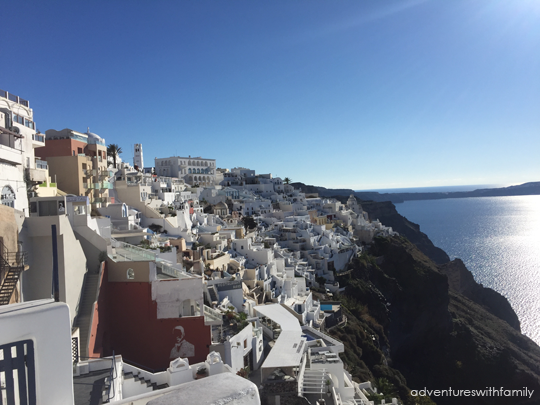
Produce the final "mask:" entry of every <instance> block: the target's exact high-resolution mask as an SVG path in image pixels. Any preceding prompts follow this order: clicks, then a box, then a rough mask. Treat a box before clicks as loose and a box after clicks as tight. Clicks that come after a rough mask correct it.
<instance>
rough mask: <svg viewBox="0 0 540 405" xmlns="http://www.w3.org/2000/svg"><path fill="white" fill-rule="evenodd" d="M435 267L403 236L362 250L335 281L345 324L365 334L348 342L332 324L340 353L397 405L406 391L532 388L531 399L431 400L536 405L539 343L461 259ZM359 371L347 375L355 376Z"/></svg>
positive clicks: (408, 399)
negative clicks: (377, 380)
mask: <svg viewBox="0 0 540 405" xmlns="http://www.w3.org/2000/svg"><path fill="white" fill-rule="evenodd" d="M442 270H443V271H441V270H440V269H439V268H438V266H437V265H436V264H435V263H433V261H431V260H430V259H429V258H428V257H426V256H425V255H424V254H423V253H422V252H420V251H419V250H418V249H417V248H416V247H415V246H414V245H413V244H412V243H410V242H409V241H408V240H407V239H406V238H403V237H393V238H376V240H375V241H374V243H373V244H372V248H371V252H370V254H369V255H364V256H363V257H361V258H358V259H355V260H354V261H353V263H352V271H351V272H350V273H349V274H347V275H344V276H341V277H339V278H338V279H339V281H340V284H343V285H347V287H346V290H345V294H344V295H345V296H344V297H343V303H344V306H345V307H346V308H347V309H349V312H350V314H349V319H348V324H349V325H350V327H351V328H352V325H355V324H356V323H358V325H360V326H359V327H358V329H359V330H360V331H363V335H361V336H364V335H366V336H367V337H366V336H365V337H364V338H359V337H357V338H356V342H354V345H356V346H357V347H354V346H353V344H352V343H353V342H351V338H350V336H349V335H348V333H343V332H342V331H339V330H338V329H334V331H335V332H334V333H336V334H337V335H338V337H339V338H341V339H342V340H343V341H344V342H345V344H346V346H347V349H346V353H347V352H349V350H350V351H351V353H349V354H347V356H357V357H358V358H359V359H361V360H362V361H363V363H361V364H364V365H367V367H368V368H369V369H370V370H371V371H372V372H373V374H374V376H375V377H380V376H384V377H385V378H387V379H388V380H389V381H390V382H391V383H392V384H394V385H395V386H396V388H397V391H398V392H399V393H400V396H401V398H402V399H403V400H404V401H405V403H411V404H412V403H415V402H414V401H415V400H416V399H413V398H411V397H410V396H409V395H408V394H407V388H408V389H414V390H419V389H422V388H424V387H426V388H428V389H432V390H433V389H449V388H450V387H451V388H453V389H455V390H456V389H462V390H475V389H476V390H478V389H481V390H483V389H486V387H496V388H500V387H504V388H505V389H510V390H511V389H514V390H517V389H519V390H522V389H523V388H524V387H527V388H528V389H529V390H534V391H535V395H533V397H532V398H531V399H529V398H523V397H510V398H508V397H493V396H491V397H460V398H456V397H432V398H431V399H432V400H433V401H434V402H436V403H437V404H443V405H445V404H448V405H451V404H457V403H459V404H474V405H480V404H482V405H483V404H494V405H498V404H520V405H521V404H539V403H540V347H538V345H536V344H535V343H534V342H533V341H531V340H530V339H529V338H527V337H526V336H524V335H522V334H521V333H520V332H519V331H518V330H516V328H515V327H516V325H515V324H514V325H513V327H512V326H510V324H511V323H515V322H514V321H515V320H513V316H511V315H512V314H511V313H513V311H511V308H507V307H506V306H505V304H504V303H503V304H500V303H501V302H502V301H500V300H498V299H495V300H493V299H492V295H493V294H492V293H491V292H487V293H486V292H485V291H487V289H484V288H483V287H481V286H479V285H478V284H476V283H474V279H472V280H471V278H470V277H469V275H470V273H469V274H467V273H468V270H466V268H464V266H463V267H462V263H459V262H455V261H454V262H451V263H448V264H447V265H445V266H444V268H443V269H442ZM445 273H448V274H449V275H450V283H449V278H448V276H447V274H445ZM458 276H459V277H458ZM493 293H494V294H496V295H497V296H499V297H500V295H498V294H497V293H495V292H493ZM467 296H470V297H471V298H473V299H474V300H471V299H470V298H468V297H467ZM486 297H487V298H486ZM501 298H502V297H501ZM499 304H500V305H499ZM509 311H511V313H509ZM492 312H493V313H492ZM494 313H495V314H494ZM513 315H514V316H515V314H513ZM502 318H508V319H507V320H503V319H502ZM516 319H517V317H516ZM508 321H510V322H508ZM350 332H352V330H351V331H349V334H350ZM374 342H375V343H376V344H375V346H376V349H377V350H374V349H373V348H372V346H373V345H374ZM358 346H360V347H361V348H362V350H361V351H360V352H359V351H358ZM370 347H371V349H370ZM364 353H367V354H368V355H367V356H366V355H365V354H364ZM378 353H379V354H378ZM381 354H382V356H381ZM377 356H379V357H377ZM381 357H382V358H381ZM346 359H347V358H346ZM362 368H363V367H358V369H357V370H356V373H355V372H353V373H352V374H353V375H355V374H357V375H362ZM353 370H354V369H353ZM364 374H365V373H364ZM400 376H401V377H400ZM403 377H404V378H403ZM405 387H407V388H405ZM404 392H405V393H404Z"/></svg>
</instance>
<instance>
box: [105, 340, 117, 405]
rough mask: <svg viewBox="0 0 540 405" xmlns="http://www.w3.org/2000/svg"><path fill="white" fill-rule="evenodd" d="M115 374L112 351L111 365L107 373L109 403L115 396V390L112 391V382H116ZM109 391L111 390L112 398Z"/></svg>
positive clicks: (114, 360)
mask: <svg viewBox="0 0 540 405" xmlns="http://www.w3.org/2000/svg"><path fill="white" fill-rule="evenodd" d="M116 377H117V373H116V359H115V357H114V350H113V352H112V364H111V369H110V372H109V390H108V392H107V396H108V398H107V401H108V402H110V401H111V399H112V398H114V396H115V389H114V380H116ZM111 389H112V396H111Z"/></svg>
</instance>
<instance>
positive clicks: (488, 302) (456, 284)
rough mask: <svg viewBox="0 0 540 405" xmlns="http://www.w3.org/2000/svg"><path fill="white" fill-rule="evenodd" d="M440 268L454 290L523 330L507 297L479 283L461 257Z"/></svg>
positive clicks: (517, 328) (519, 330)
mask: <svg viewBox="0 0 540 405" xmlns="http://www.w3.org/2000/svg"><path fill="white" fill-rule="evenodd" d="M438 268H439V270H440V271H441V273H443V274H446V276H447V277H448V282H449V284H450V289H451V290H452V291H454V292H457V293H459V294H461V295H463V296H465V297H467V298H468V299H470V300H471V301H474V302H475V303H477V304H479V305H481V306H482V307H484V309H486V310H487V311H488V312H490V313H491V314H493V315H495V316H496V317H498V318H500V319H502V320H504V321H506V322H508V324H509V325H510V326H512V327H513V328H514V329H516V330H517V331H518V332H521V327H520V323H519V318H518V316H517V315H516V313H515V312H514V310H513V309H512V306H511V305H510V302H508V300H507V299H506V297H504V296H502V295H501V294H499V293H498V292H497V291H494V290H492V289H491V288H487V287H483V286H482V285H481V284H478V283H477V282H476V281H475V280H474V277H473V275H472V273H471V272H470V271H469V269H467V267H465V264H463V262H462V261H461V259H455V260H452V261H451V262H448V263H444V264H441V265H439V266H438Z"/></svg>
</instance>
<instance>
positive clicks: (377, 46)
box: [0, 0, 540, 189]
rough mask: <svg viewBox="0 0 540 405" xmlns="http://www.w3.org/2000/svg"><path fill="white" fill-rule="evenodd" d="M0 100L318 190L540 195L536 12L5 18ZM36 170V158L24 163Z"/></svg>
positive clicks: (365, 3)
mask: <svg viewBox="0 0 540 405" xmlns="http://www.w3.org/2000/svg"><path fill="white" fill-rule="evenodd" d="M2 15H3V17H4V18H2V26H3V28H2V41H1V43H2V45H0V49H1V50H2V55H3V63H2V64H1V65H0V88H1V89H3V90H7V91H10V92H12V93H14V94H16V95H19V96H20V97H23V98H26V99H28V100H30V105H31V107H32V108H33V109H34V116H35V121H36V122H37V127H38V128H39V129H40V130H41V131H42V132H45V130H47V129H50V128H54V129H62V128H66V127H68V128H72V129H75V130H79V131H83V132H84V131H85V130H86V127H88V126H89V127H90V130H91V131H92V132H95V133H97V134H99V135H101V136H102V137H104V138H105V139H106V142H107V143H116V144H119V145H120V146H121V147H122V149H123V150H124V153H123V155H122V157H123V159H125V160H130V161H131V158H132V155H133V154H132V145H133V144H134V143H142V144H143V150H144V158H145V165H146V166H150V165H153V159H154V157H168V156H174V155H180V156H187V155H191V156H203V157H207V158H215V159H217V165H218V167H228V168H231V167H235V166H244V167H249V168H252V169H255V170H257V172H260V173H268V172H271V173H273V174H274V175H276V176H281V177H286V176H288V177H290V178H292V179H293V180H294V181H302V182H304V183H307V184H316V185H320V186H325V187H347V188H354V189H373V188H398V187H422V186H424V187H428V186H447V185H466V184H516V183H523V182H527V181H539V180H540V158H539V156H540V2H538V1H535V0H528V1H527V0H523V1H504V2H503V1H495V0H451V1H442V0H432V1H429V0H425V1H422V0H414V1H408V0H404V1H401V0H400V1H381V0H362V1H360V0H355V1H352V0H323V1H320V0H288V1H277V0H273V1H256V0H245V1H241V0H228V1H217V0H212V1H207V0H197V1H195V0H189V1H188V0H186V1H159V0H157V1H156V0H154V1H123V0H108V1H63V2H62V1H54V0H52V1H47V2H43V1H39V2H38V1H35V2H28V1H24V0H22V1H17V2H8V3H6V4H3V6H2ZM37 154H38V155H39V150H38V151H37Z"/></svg>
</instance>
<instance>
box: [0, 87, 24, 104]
mask: <svg viewBox="0 0 540 405" xmlns="http://www.w3.org/2000/svg"><path fill="white" fill-rule="evenodd" d="M0 97H4V98H7V99H8V100H11V101H15V102H16V103H18V104H20V105H24V106H25V107H29V103H28V100H25V99H23V98H20V97H19V96H16V95H15V94H11V93H9V92H7V91H5V90H0Z"/></svg>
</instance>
